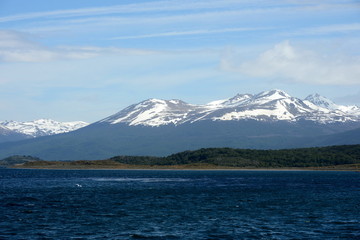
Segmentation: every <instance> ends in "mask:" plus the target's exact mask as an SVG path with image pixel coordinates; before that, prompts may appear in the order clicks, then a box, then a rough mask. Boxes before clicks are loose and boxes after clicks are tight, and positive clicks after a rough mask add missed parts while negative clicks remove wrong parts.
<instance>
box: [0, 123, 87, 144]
mask: <svg viewBox="0 0 360 240" xmlns="http://www.w3.org/2000/svg"><path fill="white" fill-rule="evenodd" d="M87 125H89V124H88V123H86V122H82V121H75V122H58V121H55V120H52V119H38V120H35V121H29V122H18V121H2V122H0V142H6V141H15V140H22V139H27V138H35V137H41V136H49V135H54V134H60V133H66V132H71V131H74V130H76V129H79V128H82V127H85V126H87Z"/></svg>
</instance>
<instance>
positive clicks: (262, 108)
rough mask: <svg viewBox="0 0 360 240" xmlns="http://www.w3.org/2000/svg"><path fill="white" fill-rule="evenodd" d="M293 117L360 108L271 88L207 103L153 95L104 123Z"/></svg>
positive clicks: (350, 116) (355, 112) (345, 114)
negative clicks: (292, 94)
mask: <svg viewBox="0 0 360 240" xmlns="http://www.w3.org/2000/svg"><path fill="white" fill-rule="evenodd" d="M245 119H251V120H257V121H291V122H296V121H299V120H309V121H314V122H318V123H322V124H326V123H335V122H349V121H351V122H358V121H360V108H359V107H357V106H342V105H337V104H335V103H333V102H332V101H331V100H329V99H327V98H325V97H322V96H320V95H319V94H312V95H309V96H308V97H307V98H305V99H304V100H301V99H299V98H295V97H291V96H290V95H289V94H287V93H286V92H284V91H281V90H271V91H265V92H261V93H259V94H255V95H252V94H237V95H236V96H234V97H232V98H229V99H224V100H217V101H213V102H210V103H208V104H204V105H194V104H188V103H186V102H183V101H181V100H160V99H149V100H145V101H143V102H140V103H138V104H134V105H131V106H129V107H127V108H125V109H124V110H122V111H120V112H118V113H116V114H114V115H112V116H110V117H108V118H105V119H103V120H101V121H99V122H100V123H110V124H118V123H125V124H127V125H130V126H136V125H143V126H153V127H154V126H162V125H168V124H174V125H181V124H183V123H194V122H197V121H202V120H211V121H232V120H245Z"/></svg>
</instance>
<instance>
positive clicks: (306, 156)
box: [111, 145, 360, 168]
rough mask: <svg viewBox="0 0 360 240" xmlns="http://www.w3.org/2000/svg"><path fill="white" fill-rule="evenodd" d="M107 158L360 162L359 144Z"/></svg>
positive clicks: (255, 163) (236, 163)
mask: <svg viewBox="0 0 360 240" xmlns="http://www.w3.org/2000/svg"><path fill="white" fill-rule="evenodd" d="M111 160H114V161H117V162H120V163H124V164H135V165H182V164H194V163H206V164H213V165H218V166H231V167H271V168H272V167H274V168H276V167H322V166H332V165H343V164H356V163H360V145H344V146H332V147H317V148H300V149H285V150H253V149H233V148H203V149H200V150H196V151H185V152H180V153H176V154H173V155H170V156H167V157H134V156H131V157H130V156H117V157H113V158H111Z"/></svg>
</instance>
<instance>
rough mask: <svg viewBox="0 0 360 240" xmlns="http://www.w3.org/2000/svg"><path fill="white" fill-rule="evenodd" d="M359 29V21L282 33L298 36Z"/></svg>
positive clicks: (356, 30) (342, 32)
mask: <svg viewBox="0 0 360 240" xmlns="http://www.w3.org/2000/svg"><path fill="white" fill-rule="evenodd" d="M359 31H360V23H349V24H332V25H325V26H320V27H311V28H304V29H299V30H297V31H296V32H289V33H285V34H284V35H289V36H300V35H325V34H334V33H340V34H344V33H353V32H359Z"/></svg>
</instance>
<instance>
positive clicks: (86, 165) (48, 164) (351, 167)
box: [12, 160, 360, 171]
mask: <svg viewBox="0 0 360 240" xmlns="http://www.w3.org/2000/svg"><path fill="white" fill-rule="evenodd" d="M12 167H13V168H26V169H65V170H66V169H69V170H71V169H74V170H76V169H79V170H81V169H83V170H87V169H89V170H91V169H94V170H96V169H108V170H111V169H114V170H116V169H134V170H135V169H153V170H162V169H164V170H166V169H169V170H171V169H173V170H323V171H325V170H328V171H360V164H345V165H335V166H326V167H306V168H298V167H284V168H255V167H241V168H240V167H229V166H220V165H214V164H208V163H192V164H182V165H134V164H124V163H119V162H116V161H112V160H97V161H96V160H95V161H73V162H65V161H34V162H26V163H24V164H17V165H14V166H12Z"/></svg>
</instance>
